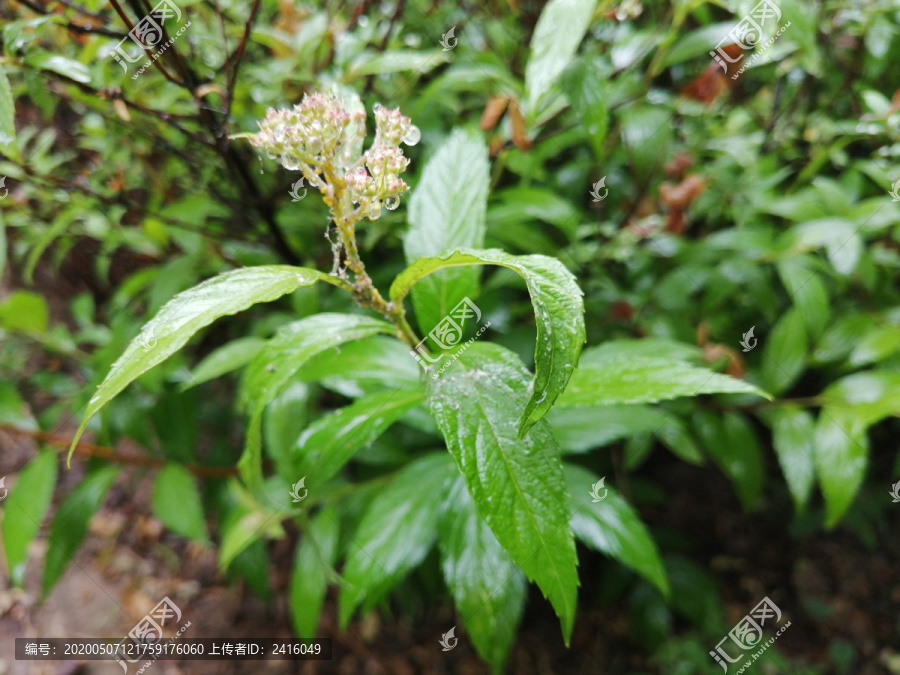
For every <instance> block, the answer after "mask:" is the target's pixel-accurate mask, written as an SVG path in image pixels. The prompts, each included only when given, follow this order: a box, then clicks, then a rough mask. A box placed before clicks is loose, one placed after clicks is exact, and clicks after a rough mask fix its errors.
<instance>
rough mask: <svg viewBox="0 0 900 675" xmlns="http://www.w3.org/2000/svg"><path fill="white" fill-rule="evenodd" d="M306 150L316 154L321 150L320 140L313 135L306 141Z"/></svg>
mask: <svg viewBox="0 0 900 675" xmlns="http://www.w3.org/2000/svg"><path fill="white" fill-rule="evenodd" d="M306 151H307V152H311V153H312V154H314V155H318V154H319V153H320V152H322V140H321V139H319V138H316V137H315V136H313V137H312V138H310V139H309V141H307V143H306Z"/></svg>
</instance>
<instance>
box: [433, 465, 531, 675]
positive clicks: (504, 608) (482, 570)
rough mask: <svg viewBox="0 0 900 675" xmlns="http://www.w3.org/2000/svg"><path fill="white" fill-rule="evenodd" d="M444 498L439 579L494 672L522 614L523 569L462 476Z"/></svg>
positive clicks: (501, 661) (525, 588)
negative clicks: (441, 576) (499, 538)
mask: <svg viewBox="0 0 900 675" xmlns="http://www.w3.org/2000/svg"><path fill="white" fill-rule="evenodd" d="M444 503H445V510H444V512H443V513H442V514H441V519H440V528H439V529H440V532H441V538H440V542H439V545H440V551H441V569H442V570H443V572H444V579H445V581H446V582H447V588H448V589H450V593H451V594H452V595H453V601H454V604H455V605H456V608H457V610H459V613H460V616H462V620H463V622H464V623H465V626H466V631H467V632H468V634H469V637H470V638H471V640H472V644H473V645H475V649H476V650H477V651H478V653H479V655H480V656H481V657H482V658H483V659H484V660H485V661H487V662H488V663H489V664H490V666H491V668H492V670H493V672H494V673H496V674H499V673H502V672H503V664H504V662H505V661H506V657H507V655H508V654H509V648H510V647H511V646H512V643H513V640H514V639H515V635H516V628H517V626H518V625H519V621H520V620H521V618H522V610H523V609H524V606H525V596H526V591H527V588H528V585H527V582H526V579H525V575H524V574H523V573H522V570H521V569H519V566H518V565H516V563H515V562H514V561H513V559H512V558H511V557H510V555H509V554H508V553H507V552H506V550H505V549H504V548H503V547H502V546H501V545H500V542H498V541H497V537H495V536H494V533H493V532H491V528H490V527H488V525H487V523H485V522H484V520H482V519H481V518H480V517H479V516H478V514H477V513H476V511H475V505H474V504H473V503H472V498H471V497H470V496H469V492H468V490H466V483H465V480H464V479H463V477H462V476H457V478H456V480H455V482H454V483H453V486H452V487H451V488H450V490H449V492H448V495H447V497H446V499H445V500H444Z"/></svg>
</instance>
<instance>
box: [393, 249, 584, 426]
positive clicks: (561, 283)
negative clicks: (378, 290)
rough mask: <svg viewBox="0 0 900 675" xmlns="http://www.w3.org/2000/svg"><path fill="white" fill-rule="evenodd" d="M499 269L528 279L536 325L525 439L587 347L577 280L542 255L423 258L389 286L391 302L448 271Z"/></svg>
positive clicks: (480, 253)
mask: <svg viewBox="0 0 900 675" xmlns="http://www.w3.org/2000/svg"><path fill="white" fill-rule="evenodd" d="M459 265H500V266H502V267H508V268H509V269H511V270H513V271H515V272H516V273H518V274H519V275H520V276H522V278H524V279H525V284H526V285H527V287H528V292H529V293H530V294H531V302H532V305H533V306H534V313H535V322H536V323H537V344H536V345H535V351H534V360H535V371H536V372H535V376H534V384H533V387H532V394H531V398H530V399H529V400H528V403H527V404H526V405H525V411H524V412H523V413H522V419H521V421H520V423H519V433H520V435H524V434H525V433H527V431H528V430H529V429H530V428H531V427H532V425H534V423H535V422H537V421H538V420H539V419H540V418H541V417H543V416H544V415H545V414H546V413H547V411H548V410H549V409H550V408H551V406H552V405H553V403H554V402H555V401H556V399H557V398H558V397H559V395H560V394H561V393H562V391H563V390H564V389H565V387H566V383H567V382H568V381H569V377H570V376H571V374H572V370H573V368H574V367H575V364H576V363H577V362H578V355H579V354H580V353H581V346H582V345H583V344H584V340H585V335H584V301H583V300H582V293H581V289H580V288H578V284H577V283H576V282H575V277H574V276H573V275H572V273H571V272H569V271H568V270H567V269H566V268H565V267H564V266H563V264H562V263H561V262H559V261H558V260H556V259H555V258H549V257H547V256H543V255H524V256H514V255H509V254H508V253H505V252H503V251H500V250H497V249H487V250H483V251H457V252H455V253H452V254H450V255H447V256H441V257H439V258H421V259H419V260H417V261H416V262H415V263H414V264H412V265H410V266H409V267H407V268H406V269H405V270H403V272H401V273H400V274H399V275H398V276H397V278H396V279H394V283H393V284H392V285H391V299H392V300H393V301H394V302H395V303H401V302H403V298H405V297H406V294H407V293H409V289H410V288H412V286H413V285H414V284H416V283H417V282H418V281H419V280H420V279H422V278H424V277H427V276H428V275H429V274H431V273H432V272H434V271H436V270H439V269H442V268H444V267H455V266H459Z"/></svg>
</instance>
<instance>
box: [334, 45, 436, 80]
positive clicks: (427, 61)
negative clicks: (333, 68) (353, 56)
mask: <svg viewBox="0 0 900 675" xmlns="http://www.w3.org/2000/svg"><path fill="white" fill-rule="evenodd" d="M448 59H449V57H448V56H447V54H446V53H445V52H443V51H440V50H434V51H413V50H411V49H405V50H396V51H389V52H381V53H374V54H373V53H371V52H369V53H366V54H363V55H362V56H361V57H360V58H359V59H357V60H356V61H355V62H354V64H353V65H352V66H351V68H350V73H351V74H352V75H353V76H355V77H360V76H362V75H383V74H386V73H397V72H401V71H406V70H413V71H416V72H417V73H427V72H428V71H430V70H433V69H434V68H437V67H438V66H439V65H441V64H442V63H446V62H447V60H448Z"/></svg>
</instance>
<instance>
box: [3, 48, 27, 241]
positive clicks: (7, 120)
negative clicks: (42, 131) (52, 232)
mask: <svg viewBox="0 0 900 675" xmlns="http://www.w3.org/2000/svg"><path fill="white" fill-rule="evenodd" d="M14 101H15V97H14V96H13V94H12V89H11V88H10V86H9V80H8V79H7V77H6V70H4V68H3V66H0V152H2V153H3V154H4V155H6V156H7V157H9V158H10V159H12V160H13V161H14V162H18V163H21V162H22V156H21V155H20V154H19V146H18V144H17V143H16V106H15V103H14ZM4 253H5V251H4Z"/></svg>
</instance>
